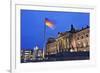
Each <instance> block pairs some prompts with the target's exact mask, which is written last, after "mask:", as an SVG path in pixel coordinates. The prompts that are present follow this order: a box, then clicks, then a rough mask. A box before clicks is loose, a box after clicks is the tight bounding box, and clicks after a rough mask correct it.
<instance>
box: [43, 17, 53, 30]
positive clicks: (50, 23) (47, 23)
mask: <svg viewBox="0 0 100 73" xmlns="http://www.w3.org/2000/svg"><path fill="white" fill-rule="evenodd" d="M45 24H46V26H48V27H49V28H51V29H54V23H53V22H52V21H50V20H49V19H48V18H45Z"/></svg>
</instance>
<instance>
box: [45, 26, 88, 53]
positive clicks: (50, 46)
mask: <svg viewBox="0 0 100 73" xmlns="http://www.w3.org/2000/svg"><path fill="white" fill-rule="evenodd" d="M89 44H90V42H89V26H87V27H85V28H82V29H81V30H76V29H75V28H74V27H73V25H71V30H70V31H66V32H58V36H57V38H49V39H48V41H47V43H46V51H45V54H46V55H50V54H56V53H59V52H66V51H69V52H78V51H89V46H90V45H89Z"/></svg>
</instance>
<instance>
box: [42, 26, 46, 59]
mask: <svg viewBox="0 0 100 73" xmlns="http://www.w3.org/2000/svg"><path fill="white" fill-rule="evenodd" d="M45 43H46V25H44V46H43V59H44V58H45Z"/></svg>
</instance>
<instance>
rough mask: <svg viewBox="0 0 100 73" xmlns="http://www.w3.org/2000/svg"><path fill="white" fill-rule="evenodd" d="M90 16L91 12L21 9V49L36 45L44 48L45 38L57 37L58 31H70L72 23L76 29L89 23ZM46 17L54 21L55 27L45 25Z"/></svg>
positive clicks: (31, 47)
mask: <svg viewBox="0 0 100 73" xmlns="http://www.w3.org/2000/svg"><path fill="white" fill-rule="evenodd" d="M89 17H90V16H89V13H82V12H81V13H80V12H54V11H38V10H21V49H33V48H34V47H35V46H38V47H39V48H40V49H42V48H43V46H44V40H47V39H48V38H49V37H57V33H58V32H65V31H69V30H70V27H71V24H73V25H74V27H75V28H76V29H81V28H82V27H86V26H87V25H89ZM45 18H48V19H49V20H50V21H52V22H53V23H54V27H55V28H54V29H51V28H49V27H47V26H46V25H45ZM45 27H46V30H45V29H44V28H45ZM44 36H45V37H46V38H44ZM45 42H46V41H45Z"/></svg>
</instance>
